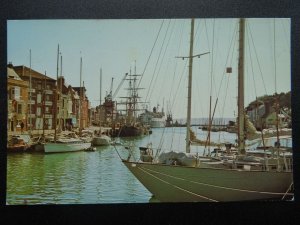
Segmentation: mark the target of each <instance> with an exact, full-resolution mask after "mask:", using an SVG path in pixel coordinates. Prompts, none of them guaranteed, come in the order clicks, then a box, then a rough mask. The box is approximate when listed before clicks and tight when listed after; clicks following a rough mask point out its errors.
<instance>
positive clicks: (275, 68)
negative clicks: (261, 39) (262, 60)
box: [273, 18, 277, 94]
mask: <svg viewBox="0 0 300 225" xmlns="http://www.w3.org/2000/svg"><path fill="white" fill-rule="evenodd" d="M275 20H276V19H275V18H274V34H273V36H274V70H275V71H274V72H275V94H276V93H277V67H276V66H277V65H276V24H275Z"/></svg>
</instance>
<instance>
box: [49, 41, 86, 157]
mask: <svg viewBox="0 0 300 225" xmlns="http://www.w3.org/2000/svg"><path fill="white" fill-rule="evenodd" d="M58 56H59V46H58V49H57V58H58ZM81 67H82V59H81V60H80V89H79V90H81ZM57 68H58V61H57ZM57 73H58V70H57ZM57 76H58V74H57ZM55 98H57V91H55ZM79 105H80V107H81V104H79ZM55 107H56V106H55ZM80 107H79V108H80ZM80 115H81V114H80ZM79 118H80V116H79ZM56 119H57V113H56V112H55V114H54V120H56ZM54 124H55V125H54V138H53V140H51V141H49V142H47V143H45V144H44V151H45V153H63V152H76V151H82V150H85V149H88V148H90V147H91V143H90V142H87V141H85V140H83V139H80V138H78V137H77V136H76V134H75V133H73V132H67V133H65V134H64V135H65V136H64V137H60V138H58V137H57V134H56V133H57V131H56V123H54ZM80 128H81V127H80ZM62 135H63V134H62Z"/></svg>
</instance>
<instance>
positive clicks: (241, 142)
mask: <svg viewBox="0 0 300 225" xmlns="http://www.w3.org/2000/svg"><path fill="white" fill-rule="evenodd" d="M239 27H240V30H239V61H238V151H239V153H242V154H243V153H245V133H244V130H245V116H244V55H245V52H244V46H245V19H244V18H241V19H240V22H239Z"/></svg>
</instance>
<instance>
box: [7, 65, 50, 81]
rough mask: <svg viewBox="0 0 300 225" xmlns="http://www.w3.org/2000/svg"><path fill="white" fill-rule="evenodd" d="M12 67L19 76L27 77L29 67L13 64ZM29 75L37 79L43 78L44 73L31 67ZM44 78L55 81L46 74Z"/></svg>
mask: <svg viewBox="0 0 300 225" xmlns="http://www.w3.org/2000/svg"><path fill="white" fill-rule="evenodd" d="M13 68H14V70H15V71H16V73H17V74H18V75H19V76H20V77H29V71H30V68H28V67H26V66H14V67H13ZM31 77H32V78H37V79H45V75H44V74H41V73H39V72H37V71H35V70H33V69H31ZM46 79H47V80H52V81H56V80H55V79H53V78H51V77H48V76H46Z"/></svg>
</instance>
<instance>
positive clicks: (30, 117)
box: [29, 49, 32, 134]
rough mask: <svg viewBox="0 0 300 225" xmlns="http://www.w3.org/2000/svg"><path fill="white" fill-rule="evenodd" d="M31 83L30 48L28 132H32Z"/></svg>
mask: <svg viewBox="0 0 300 225" xmlns="http://www.w3.org/2000/svg"><path fill="white" fill-rule="evenodd" d="M31 89H32V84H31V49H30V50H29V99H30V104H29V121H30V134H31V132H32V116H31V95H32V94H31V93H32V90H31Z"/></svg>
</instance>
